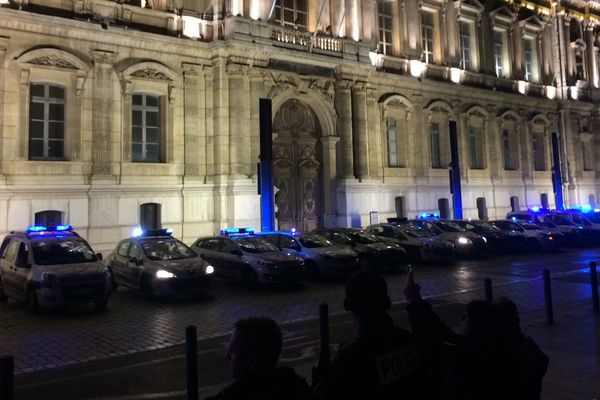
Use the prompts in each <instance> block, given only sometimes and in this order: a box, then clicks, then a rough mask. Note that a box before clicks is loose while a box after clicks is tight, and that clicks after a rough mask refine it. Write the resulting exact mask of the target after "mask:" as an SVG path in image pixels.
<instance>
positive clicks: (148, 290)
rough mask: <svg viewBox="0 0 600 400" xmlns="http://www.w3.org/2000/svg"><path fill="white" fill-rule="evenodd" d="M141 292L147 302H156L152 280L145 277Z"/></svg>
mask: <svg viewBox="0 0 600 400" xmlns="http://www.w3.org/2000/svg"><path fill="white" fill-rule="evenodd" d="M141 290H142V295H143V296H144V298H145V299H146V300H154V289H152V282H151V281H150V278H148V277H145V278H144V279H143V280H142V285H141Z"/></svg>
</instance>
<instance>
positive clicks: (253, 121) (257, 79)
mask: <svg viewBox="0 0 600 400" xmlns="http://www.w3.org/2000/svg"><path fill="white" fill-rule="evenodd" d="M249 78H250V93H249V100H248V101H249V102H250V104H249V111H250V124H249V126H248V129H249V132H248V135H249V138H250V145H249V148H248V150H249V153H250V158H249V162H250V171H251V172H252V176H256V174H257V169H256V163H257V162H258V156H259V154H260V115H259V114H260V110H259V101H258V100H259V99H260V98H261V97H264V94H263V93H264V92H265V91H264V86H265V80H266V79H265V76H264V74H263V73H262V72H261V71H256V70H253V71H250V77H249Z"/></svg>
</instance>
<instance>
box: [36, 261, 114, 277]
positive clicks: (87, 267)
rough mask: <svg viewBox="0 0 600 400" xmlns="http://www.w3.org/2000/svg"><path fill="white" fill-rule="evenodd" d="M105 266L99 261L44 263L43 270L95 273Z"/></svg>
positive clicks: (102, 269)
mask: <svg viewBox="0 0 600 400" xmlns="http://www.w3.org/2000/svg"><path fill="white" fill-rule="evenodd" d="M105 270H106V267H105V266H104V264H102V263H101V262H100V261H94V262H88V263H76V264H59V265H44V266H43V271H45V272H50V273H52V274H56V275H71V274H85V273H88V274H95V273H99V272H104V271H105Z"/></svg>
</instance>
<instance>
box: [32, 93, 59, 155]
mask: <svg viewBox="0 0 600 400" xmlns="http://www.w3.org/2000/svg"><path fill="white" fill-rule="evenodd" d="M29 93H30V100H29V159H30V160H63V159H64V157H65V89H64V88H62V87H60V86H55V85H50V84H47V83H43V84H32V85H31V87H30V91H29Z"/></svg>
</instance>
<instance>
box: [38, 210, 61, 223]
mask: <svg viewBox="0 0 600 400" xmlns="http://www.w3.org/2000/svg"><path fill="white" fill-rule="evenodd" d="M62 215H63V213H62V212H61V211H56V210H45V211H40V212H37V213H35V225H44V226H56V225H61V224H63V219H62Z"/></svg>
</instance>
